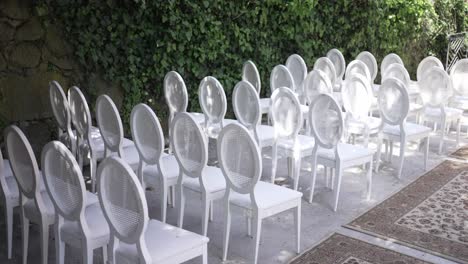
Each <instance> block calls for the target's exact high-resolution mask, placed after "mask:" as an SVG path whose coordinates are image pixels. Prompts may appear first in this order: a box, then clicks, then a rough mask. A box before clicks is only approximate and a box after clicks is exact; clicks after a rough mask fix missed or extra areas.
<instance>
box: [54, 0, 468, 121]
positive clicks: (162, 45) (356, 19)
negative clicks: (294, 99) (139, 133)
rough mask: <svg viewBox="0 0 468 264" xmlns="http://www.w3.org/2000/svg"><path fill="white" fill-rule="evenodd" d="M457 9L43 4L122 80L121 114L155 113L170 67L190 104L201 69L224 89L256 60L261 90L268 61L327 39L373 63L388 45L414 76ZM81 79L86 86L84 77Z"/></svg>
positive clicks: (278, 3)
mask: <svg viewBox="0 0 468 264" xmlns="http://www.w3.org/2000/svg"><path fill="white" fill-rule="evenodd" d="M447 3H448V4H447ZM438 5H439V7H440V6H441V7H440V8H441V10H440V11H443V12H439V14H437V12H436V10H435V9H434V7H437V6H438ZM447 5H450V8H452V9H450V8H447ZM442 9H443V10H442ZM467 9H468V4H467V3H466V2H465V1H464V0H435V4H434V5H433V4H432V3H431V1H430V0H411V1H410V0H333V1H330V0H291V1H283V0H264V1H246V0H243V1H225V0H210V1H208V0H204V1H183V0H165V1H149V0H147V1H146V2H144V1H143V2H142V1H141V0H140V1H135V2H132V1H89V2H88V1H86V2H81V1H78V2H74V3H66V4H61V5H56V6H55V7H53V8H51V10H53V15H54V16H55V17H56V18H57V19H58V20H59V22H60V23H62V24H63V25H64V28H65V30H66V36H67V37H68V38H69V39H70V40H71V42H72V43H73V44H74V48H75V54H76V56H77V58H78V59H79V62H80V63H81V64H82V65H83V68H84V69H86V71H87V72H88V73H94V72H100V73H101V74H103V75H104V76H105V77H106V78H107V79H109V80H112V81H115V82H117V83H119V84H120V85H121V86H122V87H123V88H124V90H125V98H124V106H123V109H121V112H122V114H123V116H124V120H128V117H129V113H130V111H131V109H132V107H133V106H134V105H135V104H137V103H139V102H146V103H148V104H150V105H151V106H152V107H153V108H154V109H155V110H156V111H157V114H158V116H159V117H160V118H161V119H162V121H164V120H166V118H165V116H166V111H167V108H166V106H165V102H164V99H163V98H164V96H163V86H162V85H163V78H164V75H165V74H166V73H167V72H168V71H170V70H176V71H178V72H179V73H180V74H181V75H182V76H183V78H184V79H185V82H186V84H187V87H188V89H189V100H190V103H189V107H190V110H191V111H197V110H199V105H198V97H197V90H198V84H199V83H200V80H201V79H202V78H203V77H205V76H207V75H212V76H215V77H216V78H218V80H220V82H221V83H222V84H223V86H224V89H225V91H226V94H227V97H228V98H230V96H231V91H232V89H233V87H234V85H235V83H236V82H238V81H239V80H240V78H241V69H242V64H243V62H244V61H246V60H247V59H251V60H253V61H254V62H255V63H256V64H257V66H258V68H259V71H260V74H261V77H262V86H263V87H262V96H268V95H269V87H268V86H269V85H268V83H269V81H268V80H269V73H270V70H271V69H272V68H273V67H274V66H275V65H277V64H280V63H285V60H286V58H287V57H288V56H289V55H290V54H292V53H298V54H300V55H301V56H303V58H304V59H305V61H306V63H307V65H308V67H309V68H311V67H312V66H313V63H314V61H315V60H316V59H317V58H319V57H321V56H324V55H325V54H326V52H327V51H328V50H329V49H331V48H338V49H340V50H341V51H342V52H343V54H344V56H345V58H346V60H347V62H349V61H351V60H352V59H353V58H354V57H355V56H356V55H357V54H358V53H359V52H361V51H364V50H368V51H370V52H372V53H373V54H374V55H375V56H376V58H377V61H378V62H379V63H380V61H381V60H382V58H383V57H384V56H385V55H386V54H388V53H390V52H396V53H398V54H399V55H400V56H401V57H402V58H403V60H404V62H405V65H406V66H407V68H408V70H409V71H410V73H411V74H412V77H413V78H414V73H415V72H416V67H417V64H418V63H419V61H420V60H421V59H422V58H423V57H425V56H427V55H429V54H438V55H439V56H440V55H441V54H443V51H444V50H445V48H446V40H445V39H443V38H445V35H446V33H448V32H450V31H455V30H454V29H455V28H456V29H457V30H459V31H461V30H463V29H464V27H466V24H467V23H466V22H468V21H464V20H463V19H465V18H464V17H465V16H466V12H467ZM452 11H456V12H452ZM454 14H455V15H454ZM453 19H455V22H454V21H452V20H453ZM460 21H461V22H460ZM444 23H445V24H444ZM460 23H461V24H460ZM453 25H456V26H455V28H454V27H453ZM440 36H442V39H443V40H441V39H440ZM438 38H439V39H438ZM435 39H438V41H440V42H441V43H442V42H443V45H442V44H440V43H439V44H440V45H442V46H440V45H433V43H434V40H435ZM442 61H444V60H442ZM84 86H87V87H83V88H85V89H87V90H88V92H90V93H91V94H92V91H93V84H92V83H87V84H85V85H84ZM229 108H231V107H229Z"/></svg>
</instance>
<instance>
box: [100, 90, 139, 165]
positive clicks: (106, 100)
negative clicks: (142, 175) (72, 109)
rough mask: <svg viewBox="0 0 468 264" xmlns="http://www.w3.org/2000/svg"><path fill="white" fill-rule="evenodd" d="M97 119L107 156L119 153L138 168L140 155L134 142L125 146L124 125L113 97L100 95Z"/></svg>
mask: <svg viewBox="0 0 468 264" xmlns="http://www.w3.org/2000/svg"><path fill="white" fill-rule="evenodd" d="M96 119H97V123H98V127H99V131H101V135H102V140H103V141H104V145H105V153H104V156H105V157H109V156H111V155H118V156H119V157H120V158H121V159H123V160H125V162H127V163H128V165H130V167H131V168H133V169H134V170H137V168H138V164H139V163H140V157H139V155H138V151H137V150H136V147H135V145H134V143H133V142H132V145H131V146H128V147H125V146H124V144H123V143H124V136H123V126H122V120H121V119H120V115H119V111H118V110H117V107H116V106H115V104H114V102H113V101H112V99H111V98H110V97H109V96H107V95H100V96H99V97H98V98H97V100H96Z"/></svg>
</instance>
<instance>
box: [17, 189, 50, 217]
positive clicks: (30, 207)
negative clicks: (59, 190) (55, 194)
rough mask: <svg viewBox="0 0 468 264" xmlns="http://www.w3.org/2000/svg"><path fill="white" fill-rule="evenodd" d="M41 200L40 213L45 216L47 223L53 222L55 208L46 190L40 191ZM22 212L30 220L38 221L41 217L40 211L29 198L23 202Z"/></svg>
mask: <svg viewBox="0 0 468 264" xmlns="http://www.w3.org/2000/svg"><path fill="white" fill-rule="evenodd" d="M41 196H42V201H43V202H44V209H45V210H44V211H43V212H42V215H43V216H45V217H46V218H47V220H48V222H49V223H53V222H54V221H55V209H54V205H53V204H52V201H51V200H50V197H49V194H48V193H47V191H41ZM23 208H24V213H25V215H26V217H27V218H28V219H30V220H32V221H33V222H35V223H38V222H39V221H40V219H41V213H39V210H38V208H37V206H36V203H35V202H34V200H32V199H29V200H28V201H27V202H26V203H25V204H24V207H23Z"/></svg>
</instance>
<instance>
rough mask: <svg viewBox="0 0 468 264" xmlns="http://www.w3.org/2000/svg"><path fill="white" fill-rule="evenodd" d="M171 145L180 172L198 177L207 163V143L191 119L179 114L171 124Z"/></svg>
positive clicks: (186, 115) (188, 116) (185, 114)
mask: <svg viewBox="0 0 468 264" xmlns="http://www.w3.org/2000/svg"><path fill="white" fill-rule="evenodd" d="M171 131H172V137H171V139H170V140H171V145H172V150H173V152H174V156H175V157H176V159H177V163H178V164H179V167H180V168H181V169H182V172H183V173H184V174H185V175H187V176H189V177H198V176H200V175H201V172H202V170H203V168H204V167H205V166H206V163H207V161H208V143H207V139H206V137H205V135H204V134H203V132H202V131H201V128H200V127H199V126H198V124H197V123H196V122H195V120H194V119H193V117H191V116H190V115H189V114H187V113H180V114H178V115H177V116H176V117H175V118H174V121H173V122H172V124H171Z"/></svg>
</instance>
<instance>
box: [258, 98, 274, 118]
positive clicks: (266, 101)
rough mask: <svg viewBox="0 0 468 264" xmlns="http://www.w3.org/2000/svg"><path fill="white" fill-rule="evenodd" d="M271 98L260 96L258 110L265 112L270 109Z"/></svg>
mask: <svg viewBox="0 0 468 264" xmlns="http://www.w3.org/2000/svg"><path fill="white" fill-rule="evenodd" d="M270 106H271V99H270V98H260V112H261V113H262V114H266V113H268V112H269V111H270Z"/></svg>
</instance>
